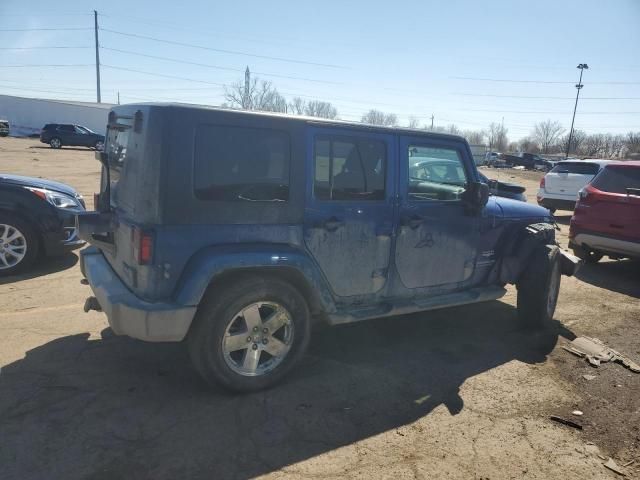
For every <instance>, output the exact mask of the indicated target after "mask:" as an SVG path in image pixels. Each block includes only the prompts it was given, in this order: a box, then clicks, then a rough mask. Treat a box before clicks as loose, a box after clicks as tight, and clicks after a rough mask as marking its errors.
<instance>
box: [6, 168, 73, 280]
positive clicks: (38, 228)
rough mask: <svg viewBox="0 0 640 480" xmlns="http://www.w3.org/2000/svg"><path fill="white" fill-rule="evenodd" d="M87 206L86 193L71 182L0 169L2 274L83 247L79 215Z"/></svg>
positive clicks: (13, 271)
mask: <svg viewBox="0 0 640 480" xmlns="http://www.w3.org/2000/svg"><path fill="white" fill-rule="evenodd" d="M84 209H85V204H84V200H83V199H82V196H81V195H80V194H78V192H76V191H75V190H74V189H73V188H71V187H70V186H68V185H65V184H63V183H58V182H53V181H51V180H43V179H40V178H31V177H21V176H17V175H5V174H3V173H0V275H10V274H13V273H16V272H18V271H20V270H24V269H26V268H28V267H29V266H30V265H32V264H33V262H34V261H35V260H37V259H38V258H39V257H42V256H56V255H61V254H63V253H65V252H67V251H69V250H73V249H75V248H78V247H81V246H82V245H83V244H84V241H82V240H80V239H79V238H78V236H77V233H76V228H75V215H76V214H77V213H78V212H82V211H84Z"/></svg>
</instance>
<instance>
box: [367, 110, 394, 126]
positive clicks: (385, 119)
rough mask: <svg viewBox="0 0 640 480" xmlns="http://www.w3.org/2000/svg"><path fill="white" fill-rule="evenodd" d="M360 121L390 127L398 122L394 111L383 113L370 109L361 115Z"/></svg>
mask: <svg viewBox="0 0 640 480" xmlns="http://www.w3.org/2000/svg"><path fill="white" fill-rule="evenodd" d="M362 123H369V124H371V125H383V126H385V127H391V126H394V125H397V124H398V117H396V115H395V114H394V113H384V112H381V111H380V110H373V109H372V110H369V111H368V112H367V113H365V114H364V115H362Z"/></svg>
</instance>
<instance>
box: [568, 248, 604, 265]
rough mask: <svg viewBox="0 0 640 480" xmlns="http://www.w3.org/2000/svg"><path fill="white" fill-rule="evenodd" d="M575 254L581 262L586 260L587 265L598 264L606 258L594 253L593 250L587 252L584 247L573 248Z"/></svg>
mask: <svg viewBox="0 0 640 480" xmlns="http://www.w3.org/2000/svg"><path fill="white" fill-rule="evenodd" d="M573 254H574V255H575V256H576V257H578V258H579V259H580V260H584V261H585V262H586V263H590V264H596V263H598V262H599V261H600V260H602V257H603V256H604V255H603V254H602V253H599V252H594V251H593V250H586V249H584V248H582V247H573Z"/></svg>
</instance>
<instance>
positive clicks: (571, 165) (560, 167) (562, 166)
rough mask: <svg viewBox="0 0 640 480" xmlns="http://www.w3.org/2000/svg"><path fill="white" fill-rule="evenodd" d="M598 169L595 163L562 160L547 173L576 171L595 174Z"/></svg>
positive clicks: (582, 173) (583, 173)
mask: <svg viewBox="0 0 640 480" xmlns="http://www.w3.org/2000/svg"><path fill="white" fill-rule="evenodd" d="M598 171H600V166H599V165H598V164H597V163H585V162H562V163H558V164H557V165H556V166H555V167H553V168H552V169H551V172H549V173H578V174H581V175H595V174H597V173H598Z"/></svg>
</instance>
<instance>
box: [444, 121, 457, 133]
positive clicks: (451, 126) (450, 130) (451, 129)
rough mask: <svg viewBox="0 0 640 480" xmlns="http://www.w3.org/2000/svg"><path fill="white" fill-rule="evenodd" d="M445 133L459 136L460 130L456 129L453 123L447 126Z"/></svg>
mask: <svg viewBox="0 0 640 480" xmlns="http://www.w3.org/2000/svg"><path fill="white" fill-rule="evenodd" d="M446 132H447V133H450V134H452V135H460V129H459V128H458V127H456V126H455V125H454V124H453V123H451V124H449V125H448V126H447V128H446Z"/></svg>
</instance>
